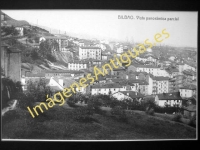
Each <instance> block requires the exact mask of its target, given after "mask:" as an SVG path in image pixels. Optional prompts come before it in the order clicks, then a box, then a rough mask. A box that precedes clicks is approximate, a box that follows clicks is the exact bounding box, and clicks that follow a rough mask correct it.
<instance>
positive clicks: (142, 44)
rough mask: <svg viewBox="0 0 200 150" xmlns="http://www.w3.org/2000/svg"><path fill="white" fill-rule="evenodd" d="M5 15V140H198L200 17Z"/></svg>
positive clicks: (91, 12)
mask: <svg viewBox="0 0 200 150" xmlns="http://www.w3.org/2000/svg"><path fill="white" fill-rule="evenodd" d="M0 15H1V28H0V29H1V46H0V47H1V120H2V121H1V137H2V139H1V140H2V141H151V140H196V139H197V136H198V135H197V131H198V126H197V122H198V121H197V114H198V113H197V108H198V107H197V104H198V102H197V101H198V92H197V89H198V88H197V82H198V81H197V76H198V71H197V67H198V66H197V64H198V62H197V61H198V59H197V51H198V48H197V43H198V12H197V11H174V10H173V11H172V10H165V11H164V10H101V9H84V10H83V9H76V10H73V9H46V10H45V9H37V10H36V9H35V10H34V9H30V10H29V9H1V10H0Z"/></svg>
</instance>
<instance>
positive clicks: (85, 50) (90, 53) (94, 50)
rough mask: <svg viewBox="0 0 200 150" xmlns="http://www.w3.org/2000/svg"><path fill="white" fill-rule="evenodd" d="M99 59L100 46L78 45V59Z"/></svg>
mask: <svg viewBox="0 0 200 150" xmlns="http://www.w3.org/2000/svg"><path fill="white" fill-rule="evenodd" d="M89 58H92V59H97V60H101V58H102V57H101V48H99V47H79V59H89Z"/></svg>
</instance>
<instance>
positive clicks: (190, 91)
mask: <svg viewBox="0 0 200 150" xmlns="http://www.w3.org/2000/svg"><path fill="white" fill-rule="evenodd" d="M179 92H180V95H181V97H184V98H189V97H192V96H193V95H195V94H196V86H195V85H192V84H191V85H189V86H184V87H180V89H179Z"/></svg>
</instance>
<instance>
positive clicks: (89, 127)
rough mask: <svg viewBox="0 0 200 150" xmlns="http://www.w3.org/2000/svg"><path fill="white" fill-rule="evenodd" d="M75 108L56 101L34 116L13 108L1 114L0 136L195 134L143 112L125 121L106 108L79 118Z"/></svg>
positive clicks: (184, 136)
mask: <svg viewBox="0 0 200 150" xmlns="http://www.w3.org/2000/svg"><path fill="white" fill-rule="evenodd" d="M80 107H81V106H80ZM77 109H78V108H68V107H67V106H65V105H63V106H58V105H57V106H54V107H53V108H51V110H48V111H45V112H44V113H43V114H40V115H39V116H38V117H36V118H34V119H33V118H31V116H30V114H29V113H28V112H27V111H25V110H20V109H17V110H12V111H10V112H8V113H7V114H6V115H5V116H4V117H3V118H2V119H3V125H2V131H3V133H2V138H3V139H5V138H6V139H20V138H22V139H56V140H59V139H61V140H83V139H84V140H147V139H195V138H196V130H195V128H192V127H190V126H187V125H183V124H180V123H176V122H173V121H169V120H167V119H159V118H158V117H154V116H149V115H147V114H145V113H144V114H139V113H134V112H133V113H128V114H127V116H128V121H127V122H125V121H120V120H117V119H116V118H113V117H112V116H111V115H110V112H109V111H103V112H101V113H95V114H93V115H92V118H91V119H90V120H87V121H85V122H82V121H77V120H75V119H74V115H75V114H76V113H77ZM83 113H84V112H83ZM79 115H80V116H81V114H79ZM16 126H17V128H15V127H16ZM24 131H26V132H25V133H24Z"/></svg>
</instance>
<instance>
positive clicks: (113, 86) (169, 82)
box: [1, 15, 197, 106]
mask: <svg viewBox="0 0 200 150" xmlns="http://www.w3.org/2000/svg"><path fill="white" fill-rule="evenodd" d="M1 19H4V15H3V16H1ZM16 28H18V27H16ZM19 30H21V29H19ZM39 41H40V43H41V42H42V41H49V42H53V41H56V42H57V43H58V47H59V51H61V52H66V51H69V49H68V48H67V47H68V46H69V43H72V47H77V50H78V59H72V60H71V61H68V62H67V67H66V68H64V67H61V68H62V69H55V70H54V69H49V67H47V66H44V65H40V66H36V65H33V64H28V63H21V55H20V51H19V50H16V49H14V48H12V47H10V46H8V45H6V44H3V45H1V67H2V69H3V70H4V76H6V77H8V76H9V77H11V79H14V80H16V81H21V83H22V85H23V90H26V89H27V84H28V83H29V82H30V81H31V80H32V81H34V82H37V81H39V80H40V79H41V78H42V79H44V80H45V81H46V84H47V85H48V86H49V87H50V88H52V90H54V91H59V90H63V89H64V88H66V87H68V86H70V85H71V84H72V83H74V82H79V79H80V78H82V77H85V76H86V75H87V74H89V73H91V74H92V75H94V73H93V67H94V66H99V67H100V66H101V65H102V64H104V63H105V62H107V61H109V59H110V58H113V56H114V54H115V55H116V56H117V54H122V53H123V52H125V51H127V50H128V49H130V50H132V48H131V46H132V45H130V44H129V45H128V44H121V43H117V42H110V43H109V42H107V41H94V40H93V41H92V40H83V39H77V38H72V37H68V38H67V37H65V36H41V37H40V39H39ZM107 46H109V47H110V51H108V50H107ZM196 72H197V69H196V66H194V65H192V64H190V63H189V62H187V61H184V60H181V59H178V58H176V57H175V56H170V57H169V58H168V59H167V60H164V59H162V57H161V56H160V57H158V56H156V55H154V53H153V52H152V50H151V49H147V51H146V52H145V53H143V54H141V55H139V56H137V57H136V58H135V59H133V60H132V62H131V65H129V66H125V64H122V66H121V67H119V68H117V69H113V70H109V69H108V73H107V74H106V75H105V76H101V77H99V79H98V80H96V81H94V83H92V84H89V86H87V87H86V88H84V87H81V88H80V91H79V92H81V93H83V94H91V95H97V94H105V95H110V96H113V97H115V98H116V99H118V100H124V99H130V100H134V99H136V100H141V99H148V98H153V99H154V100H155V101H156V102H157V104H158V105H160V106H165V105H166V104H167V105H170V106H173V105H175V104H177V105H178V106H181V105H182V99H184V98H190V97H192V96H194V95H196V85H195V83H196ZM76 90H78V89H76Z"/></svg>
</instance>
